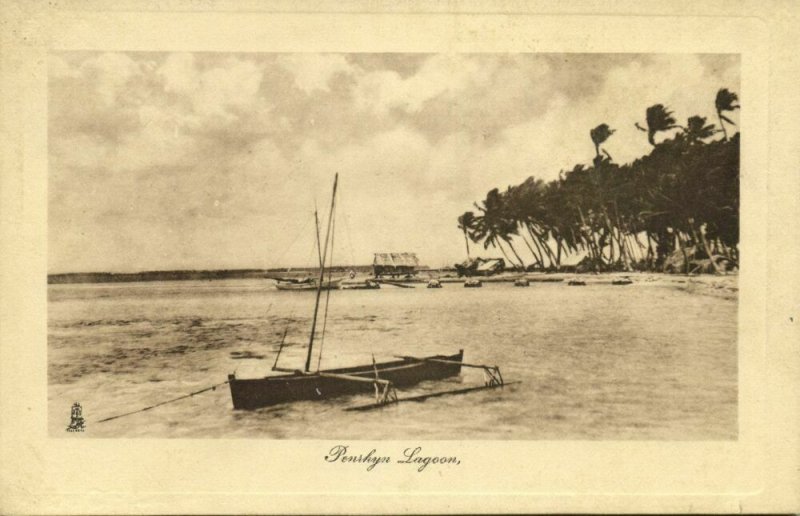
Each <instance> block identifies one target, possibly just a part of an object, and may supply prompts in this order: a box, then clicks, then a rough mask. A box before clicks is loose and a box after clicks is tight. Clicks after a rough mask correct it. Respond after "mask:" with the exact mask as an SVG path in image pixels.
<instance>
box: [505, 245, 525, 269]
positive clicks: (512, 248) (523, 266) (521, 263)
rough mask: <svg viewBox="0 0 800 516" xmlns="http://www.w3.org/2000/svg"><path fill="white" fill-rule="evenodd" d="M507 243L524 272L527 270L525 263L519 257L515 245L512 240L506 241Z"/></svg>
mask: <svg viewBox="0 0 800 516" xmlns="http://www.w3.org/2000/svg"><path fill="white" fill-rule="evenodd" d="M506 243H507V244H508V247H509V248H510V249H511V252H512V253H514V256H516V257H517V260H519V263H520V265H521V266H522V270H523V271H524V270H525V262H523V261H522V258H520V257H519V255H518V254H517V250H516V249H514V245H513V244H512V243H511V240H510V239H509V240H506Z"/></svg>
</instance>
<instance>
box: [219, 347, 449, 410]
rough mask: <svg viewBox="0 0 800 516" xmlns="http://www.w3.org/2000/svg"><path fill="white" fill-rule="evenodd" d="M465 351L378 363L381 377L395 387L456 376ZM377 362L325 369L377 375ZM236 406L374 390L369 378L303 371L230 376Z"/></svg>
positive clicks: (322, 397)
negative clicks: (261, 376) (257, 375)
mask: <svg viewBox="0 0 800 516" xmlns="http://www.w3.org/2000/svg"><path fill="white" fill-rule="evenodd" d="M463 357H464V351H463V350H460V351H459V352H458V353H456V354H455V355H449V356H448V355H436V356H433V357H426V358H438V359H445V360H448V361H453V362H457V363H455V364H450V363H442V362H432V361H425V360H416V359H411V358H408V359H402V360H395V361H392V362H382V363H379V364H376V366H377V368H378V377H379V378H380V379H382V380H389V381H391V382H392V384H394V386H395V387H407V386H410V385H414V384H417V383H420V382H422V381H426V380H440V379H443V378H447V377H450V376H457V375H458V374H459V373H460V372H461V361H462V359H463ZM374 367H375V366H373V365H372V364H369V365H364V366H357V367H344V368H339V369H329V370H326V371H321V372H322V373H333V374H341V375H350V376H358V377H361V378H367V379H373V378H375V369H374ZM228 384H229V386H230V390H231V399H232V400H233V408H234V409H238V410H254V409H257V408H261V407H268V406H270V405H277V404H279V403H287V402H292V401H303V400H306V401H313V400H322V399H328V398H333V397H336V396H344V395H349V394H371V393H374V386H373V384H372V383H369V382H359V381H352V380H344V379H341V378H332V377H329V376H322V375H316V374H303V373H301V372H299V371H298V372H297V373H292V374H284V375H279V376H267V377H265V378H253V379H239V378H236V377H235V376H234V375H229V376H228Z"/></svg>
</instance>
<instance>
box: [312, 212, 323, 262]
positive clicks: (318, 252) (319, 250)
mask: <svg viewBox="0 0 800 516" xmlns="http://www.w3.org/2000/svg"><path fill="white" fill-rule="evenodd" d="M314 223H315V224H316V225H317V254H318V255H319V266H320V267H325V263H324V262H323V261H322V242H320V241H319V217H318V216H317V210H316V207H315V209H314Z"/></svg>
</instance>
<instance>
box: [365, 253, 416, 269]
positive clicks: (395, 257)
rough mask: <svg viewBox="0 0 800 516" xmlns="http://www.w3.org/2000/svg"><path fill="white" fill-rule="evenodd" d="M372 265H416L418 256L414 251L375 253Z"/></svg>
mask: <svg viewBox="0 0 800 516" xmlns="http://www.w3.org/2000/svg"><path fill="white" fill-rule="evenodd" d="M372 264H373V265H382V266H384V267H416V266H417V265H419V258H417V255H416V254H415V253H375V259H374V260H373V261H372Z"/></svg>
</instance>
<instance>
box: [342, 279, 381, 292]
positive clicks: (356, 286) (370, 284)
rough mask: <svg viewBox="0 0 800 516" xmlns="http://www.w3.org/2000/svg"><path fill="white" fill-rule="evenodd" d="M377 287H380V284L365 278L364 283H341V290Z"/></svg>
mask: <svg viewBox="0 0 800 516" xmlns="http://www.w3.org/2000/svg"><path fill="white" fill-rule="evenodd" d="M379 288H381V284H380V283H378V282H377V281H374V280H366V281H365V282H364V283H351V284H347V285H342V290H376V289H379Z"/></svg>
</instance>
